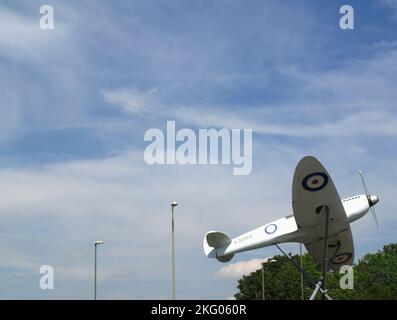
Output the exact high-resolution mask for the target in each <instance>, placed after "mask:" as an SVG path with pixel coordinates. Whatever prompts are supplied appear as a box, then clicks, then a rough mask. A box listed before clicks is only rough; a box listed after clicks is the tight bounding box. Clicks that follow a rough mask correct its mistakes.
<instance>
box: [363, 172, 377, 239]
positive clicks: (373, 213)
mask: <svg viewBox="0 0 397 320" xmlns="http://www.w3.org/2000/svg"><path fill="white" fill-rule="evenodd" d="M358 173H359V174H360V177H361V182H362V183H363V187H364V191H365V195H366V196H367V199H368V202H369V201H370V197H371V195H370V194H369V191H368V188H367V184H366V183H365V180H364V175H363V172H362V171H361V170H358ZM370 210H371V213H372V217H373V218H374V220H375V224H376V227H377V229H378V232H380V228H379V222H378V218H377V217H376V212H375V208H374V206H370Z"/></svg>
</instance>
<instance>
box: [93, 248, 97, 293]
mask: <svg viewBox="0 0 397 320" xmlns="http://www.w3.org/2000/svg"><path fill="white" fill-rule="evenodd" d="M94 246H95V258H94V300H96V251H97V243H95V245H94Z"/></svg>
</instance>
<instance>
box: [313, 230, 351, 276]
mask: <svg viewBox="0 0 397 320" xmlns="http://www.w3.org/2000/svg"><path fill="white" fill-rule="evenodd" d="M338 242H339V243H340V248H339V250H338V252H337V253H336V254H335V251H336V248H337V246H338ZM305 247H306V249H307V251H308V252H309V254H310V255H311V256H312V257H313V258H314V260H316V261H317V262H318V263H320V264H321V265H322V264H323V262H324V261H322V260H323V258H324V239H321V240H317V241H314V242H311V243H305ZM328 259H329V263H330V265H329V267H330V269H332V270H335V271H338V270H339V269H340V267H341V266H343V265H349V266H351V265H352V264H353V260H354V245H353V237H352V233H351V231H350V229H347V230H345V231H342V232H340V233H338V234H335V235H331V236H329V238H328Z"/></svg>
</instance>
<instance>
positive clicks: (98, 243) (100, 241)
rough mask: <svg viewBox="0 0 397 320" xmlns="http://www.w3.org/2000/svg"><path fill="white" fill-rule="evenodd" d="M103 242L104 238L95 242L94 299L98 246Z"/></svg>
mask: <svg viewBox="0 0 397 320" xmlns="http://www.w3.org/2000/svg"><path fill="white" fill-rule="evenodd" d="M100 244H103V241H102V240H97V241H95V243H94V248H95V254H94V300H96V265H97V262H96V260H97V246H98V245H100Z"/></svg>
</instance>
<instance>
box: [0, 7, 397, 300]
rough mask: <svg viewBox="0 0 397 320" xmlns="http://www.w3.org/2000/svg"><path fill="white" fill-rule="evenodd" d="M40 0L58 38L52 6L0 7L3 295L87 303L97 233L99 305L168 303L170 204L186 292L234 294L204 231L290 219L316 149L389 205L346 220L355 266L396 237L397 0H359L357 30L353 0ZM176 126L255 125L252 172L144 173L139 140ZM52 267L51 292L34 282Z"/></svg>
mask: <svg viewBox="0 0 397 320" xmlns="http://www.w3.org/2000/svg"><path fill="white" fill-rule="evenodd" d="M46 3H47V4H50V5H52V6H53V7H54V10H55V29H54V30H52V31H43V30H41V29H40V28H39V19H40V15H39V8H40V6H41V5H42V4H43V3H42V1H29V2H26V1H2V2H1V3H0V21H2V24H3V27H2V28H1V30H0V72H1V75H2V76H1V77H0V92H1V97H2V99H1V103H0V115H1V117H0V191H1V193H0V194H1V196H0V219H1V223H0V298H3V299H5V298H7V299H8V298H35V299H42V298H43V299H51V298H61V299H74V298H76V299H89V298H91V297H92V260H93V250H92V243H93V241H94V240H96V239H102V240H104V241H105V245H104V246H102V247H101V248H100V260H101V261H100V268H101V269H100V274H99V281H100V285H99V293H98V294H99V296H100V297H101V298H109V299H114V298H123V299H165V298H169V297H170V293H171V279H170V275H171V264H170V262H171V261H170V253H171V250H170V249H171V248H170V240H171V239H170V226H169V224H170V221H169V220H170V212H169V203H170V201H171V200H173V199H175V200H177V201H178V202H179V203H180V206H178V207H177V296H178V297H179V298H185V299H195V298H197V299H201V298H207V299H225V298H228V297H230V296H232V295H233V294H234V293H235V292H236V284H237V280H236V279H235V278H233V277H232V276H230V274H228V273H227V272H226V273H225V272H224V270H225V269H222V270H223V271H222V270H220V269H221V267H222V266H221V265H220V264H219V263H217V262H216V261H212V260H209V259H207V258H206V257H205V256H204V254H203V251H202V238H203V235H204V234H205V232H206V231H208V230H211V229H215V230H221V231H225V232H227V233H229V234H230V235H232V236H234V235H237V234H240V233H242V232H245V231H247V230H249V229H252V228H255V227H257V226H259V225H262V224H265V223H267V222H270V221H272V220H275V219H277V218H279V217H281V216H284V215H287V214H290V213H291V199H290V194H291V182H292V176H293V171H294V168H295V166H296V164H297V162H298V161H299V159H300V158H301V157H302V156H303V155H307V154H311V155H315V156H316V157H318V158H319V159H320V160H321V161H322V162H323V164H324V165H325V166H326V167H327V168H328V170H329V172H330V174H331V175H332V177H333V180H334V182H335V184H336V186H337V188H338V190H339V192H340V195H341V196H342V197H344V196H346V197H347V196H350V195H354V194H359V193H362V187H361V184H360V180H359V176H358V174H357V170H358V169H362V170H363V171H364V172H365V173H366V176H367V180H368V181H367V183H368V185H369V188H370V191H371V192H373V193H376V194H378V195H379V196H380V199H381V202H380V203H379V205H377V211H378V218H379V220H380V224H381V227H382V232H381V233H377V232H376V228H375V226H374V223H373V221H372V220H371V217H369V216H366V217H365V218H363V219H362V220H360V221H358V222H355V223H354V224H353V225H352V229H353V236H354V239H355V244H356V253H357V257H361V256H362V255H363V254H364V253H366V252H373V251H376V250H378V249H380V248H381V247H382V245H383V244H387V243H390V242H395V241H396V239H395V230H396V227H397V221H396V218H395V214H394V213H395V210H396V205H395V202H394V198H395V197H394V193H395V181H396V179H397V170H396V168H395V159H396V156H397V151H396V150H397V148H396V147H397V143H396V136H397V108H396V105H395V104H396V101H397V100H396V98H397V90H396V89H395V88H396V84H397V76H396V75H397V38H396V33H395V30H396V27H397V1H395V0H378V1H376V0H373V1H366V2H363V1H349V2H348V3H349V4H351V5H352V6H353V8H354V10H355V30H352V31H342V30H341V29H340V28H339V23H338V22H339V18H340V15H339V8H340V6H341V5H343V4H346V3H345V2H342V1H327V2H325V1H321V2H320V1H314V0H313V1H250V2H249V3H247V2H243V1H216V2H213V1H121V0H120V1H112V2H110V1H46ZM166 120H175V121H176V126H177V128H183V127H188V128H192V129H194V130H196V129H198V128H212V127H215V128H241V129H243V128H252V129H253V132H254V139H253V170H252V173H251V174H250V175H248V176H240V177H237V176H233V175H232V173H231V172H232V169H231V168H230V167H228V166H221V165H219V166H154V167H153V166H148V165H146V164H145V163H144V161H143V152H144V149H145V147H146V143H145V142H144V141H143V135H144V133H145V131H146V130H147V129H150V128H162V129H164V128H165V125H166ZM286 247H287V248H288V249H289V250H291V251H292V252H297V249H298V248H297V246H296V245H290V246H286ZM276 253H277V252H276V251H275V249H274V248H266V249H260V250H256V251H253V252H248V253H244V254H241V255H239V256H238V257H236V258H235V260H233V261H232V263H236V262H241V263H242V264H239V265H238V266H240V267H241V266H242V267H243V268H244V267H246V266H248V264H249V263H250V262H252V261H255V260H253V259H258V258H261V257H269V256H272V255H274V254H276ZM247 261H248V262H247ZM245 262H247V264H244V263H245ZM42 264H50V265H52V266H53V267H54V268H55V289H54V290H47V291H43V290H41V289H40V287H39V285H38V283H39V279H40V274H39V272H38V269H39V267H40V265H42ZM233 266H235V265H231V268H233ZM236 266H237V265H236Z"/></svg>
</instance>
